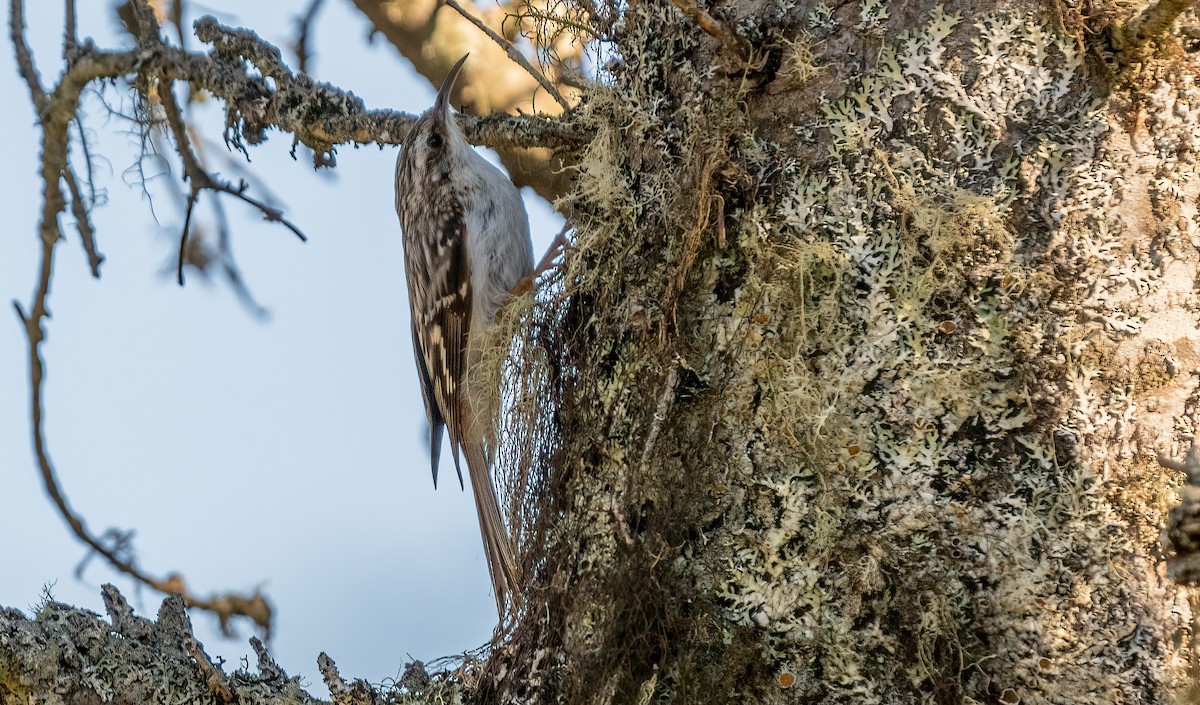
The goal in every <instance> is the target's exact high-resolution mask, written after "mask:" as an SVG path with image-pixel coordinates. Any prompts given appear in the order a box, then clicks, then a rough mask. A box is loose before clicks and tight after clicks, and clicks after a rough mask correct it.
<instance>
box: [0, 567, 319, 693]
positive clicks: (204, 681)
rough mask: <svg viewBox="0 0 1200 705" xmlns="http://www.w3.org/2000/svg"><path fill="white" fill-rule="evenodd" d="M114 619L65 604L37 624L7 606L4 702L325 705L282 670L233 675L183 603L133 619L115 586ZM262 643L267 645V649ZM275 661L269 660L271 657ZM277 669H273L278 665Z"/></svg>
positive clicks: (109, 595)
mask: <svg viewBox="0 0 1200 705" xmlns="http://www.w3.org/2000/svg"><path fill="white" fill-rule="evenodd" d="M103 595H104V603H105V607H106V609H107V611H108V615H109V619H110V620H111V622H106V621H104V620H103V619H101V618H100V617H99V616H98V615H96V614H94V613H92V612H88V611H86V610H81V609H76V608H74V607H71V606H69V605H64V604H61V603H58V602H48V603H47V604H45V605H44V606H42V607H41V608H40V609H39V610H38V613H37V616H36V617H35V618H34V619H29V618H27V617H26V616H25V615H24V614H23V613H21V612H20V611H18V610H14V609H0V700H2V701H4V702H32V701H34V700H36V699H37V698H39V697H42V696H45V695H46V694H49V693H54V694H55V695H56V696H58V698H60V700H59V702H76V703H88V702H115V703H164V702H223V703H226V702H238V703H241V704H242V705H258V704H262V705H267V704H274V703H292V704H295V705H307V704H309V703H313V704H315V703H321V702H323V701H320V700H318V699H316V698H314V697H312V696H311V695H309V694H308V693H306V692H305V691H304V689H303V688H301V687H300V684H299V679H298V678H288V677H287V676H286V675H285V674H284V673H283V672H282V671H281V670H279V669H278V667H275V668H263V667H262V658H261V656H262V655H265V652H262V653H261V654H260V660H259V661H260V664H259V668H258V669H256V672H251V671H250V670H248V669H240V670H237V671H235V672H233V673H232V674H228V675H227V674H225V673H224V671H223V670H222V669H221V667H220V666H219V665H217V664H215V663H213V661H212V659H211V658H210V657H209V656H208V655H207V654H206V653H205V652H204V646H203V645H202V644H201V643H200V642H199V641H197V640H196V637H195V636H194V635H193V634H192V624H191V620H190V619H189V618H188V615H187V611H186V610H185V609H184V605H183V600H182V599H181V598H180V597H179V596H177V595H173V596H170V597H168V598H167V599H165V600H164V601H163V604H162V608H161V609H160V610H159V613H158V620H157V621H153V622H152V621H150V620H148V619H145V618H143V617H138V616H136V615H134V614H133V610H132V609H131V608H130V606H129V604H128V603H127V602H126V601H125V598H124V597H122V596H121V594H120V593H119V592H117V589H116V588H115V587H113V586H111V585H105V586H104V588H103ZM260 646H261V645H260ZM268 662H269V657H268ZM272 665H273V664H272Z"/></svg>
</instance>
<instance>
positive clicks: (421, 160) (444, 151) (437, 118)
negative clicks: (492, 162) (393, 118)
mask: <svg viewBox="0 0 1200 705" xmlns="http://www.w3.org/2000/svg"><path fill="white" fill-rule="evenodd" d="M467 56H470V55H469V54H467V55H464V56H463V57H462V58H461V59H459V60H458V61H457V62H456V63H455V64H454V66H452V67H450V72H449V73H447V74H446V78H445V79H443V80H442V87H441V88H439V89H438V93H437V98H436V99H434V101H433V107H431V108H430V109H429V110H426V111H425V112H424V113H422V114H421V117H420V118H418V119H417V121H416V123H414V124H413V126H412V130H411V131H410V132H409V136H408V138H407V139H405V140H404V147H403V151H404V152H405V153H406V154H405V155H404V156H403V157H402V158H403V159H407V160H411V161H412V163H413V167H415V169H416V171H417V172H419V173H420V172H423V173H427V174H438V173H440V172H439V171H438V170H436V169H435V168H434V167H435V165H438V164H441V165H443V167H448V166H449V164H450V163H451V162H453V160H454V153H455V152H457V151H459V150H462V149H464V148H465V149H467V150H470V148H471V147H470V145H469V144H467V141H466V137H465V136H464V135H463V133H462V130H461V129H460V128H459V127H458V124H457V123H456V122H455V121H454V114H453V112H452V111H451V110H450V94H451V93H452V92H453V90H454V83H455V81H457V80H458V75H459V73H461V72H462V67H463V64H465V63H466V61H467ZM443 171H444V169H443ZM446 173H447V175H448V172H446ZM435 178H436V176H435Z"/></svg>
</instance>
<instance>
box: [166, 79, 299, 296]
mask: <svg viewBox="0 0 1200 705" xmlns="http://www.w3.org/2000/svg"><path fill="white" fill-rule="evenodd" d="M158 98H159V100H160V101H161V102H162V106H163V110H164V112H165V113H166V115H167V126H168V127H169V128H170V130H171V134H172V135H174V137H175V149H176V150H177V151H178V152H179V156H180V157H181V158H182V160H183V173H184V176H185V178H187V180H188V181H189V182H191V185H192V193H191V196H189V197H188V204H187V215H186V216H184V221H183V234H182V235H181V236H180V238H179V269H178V278H179V284H180V285H181V286H182V285H183V261H184V254H185V253H186V252H187V237H188V228H189V226H190V224H191V222H192V211H193V209H194V208H195V207H196V201H197V199H198V198H199V196H200V192H201V191H204V190H208V191H216V192H218V193H227V194H230V195H231V196H236V197H237V198H240V199H241V200H243V201H245V202H246V203H248V204H250V205H252V206H254V207H255V208H257V209H258V210H259V211H260V212H261V213H262V214H263V217H265V218H266V219H267V220H270V221H273V222H277V223H281V224H283V226H284V227H286V228H287V229H288V230H291V231H292V232H293V233H295V234H296V237H298V238H300V240H301V241H307V240H308V238H307V237H305V235H304V233H302V232H300V229H299V228H297V227H296V226H295V225H294V224H293V223H292V222H291V221H289V220H288V219H287V218H284V217H283V212H282V211H280V210H279V209H278V208H275V207H272V206H269V205H267V204H266V203H264V202H262V201H260V200H258V199H256V198H252V197H250V196H247V195H246V189H247V184H246V182H245V181H242V182H241V183H240V184H239V185H238V186H237V187H234V186H232V185H230V184H228V183H226V182H224V181H222V180H220V179H217V178H216V177H214V176H213V175H212V174H210V173H208V171H207V170H205V169H204V167H203V166H202V165H201V164H200V159H199V158H198V157H197V156H196V152H195V151H194V150H193V149H192V141H191V138H190V137H188V132H187V125H186V124H185V123H184V121H183V113H182V112H181V111H180V109H179V104H178V103H176V102H175V94H174V93H172V92H171V86H170V84H169V83H167V82H165V81H164V82H160V83H159V84H158Z"/></svg>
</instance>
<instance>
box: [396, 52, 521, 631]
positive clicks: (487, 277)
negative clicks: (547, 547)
mask: <svg viewBox="0 0 1200 705" xmlns="http://www.w3.org/2000/svg"><path fill="white" fill-rule="evenodd" d="M467 56H469V54H468V55H467ZM467 56H463V57H462V58H461V59H459V60H458V62H457V63H455V64H454V66H453V67H452V68H451V69H450V71H449V73H447V74H446V77H445V79H444V80H443V81H442V85H441V87H440V88H439V89H438V92H437V97H436V98H435V99H434V102H433V107H431V108H429V109H428V110H426V111H425V112H424V113H422V114H421V115H420V117H418V118H417V120H416V122H415V123H414V124H413V125H412V127H411V128H410V130H409V132H408V134H407V135H406V136H405V138H404V140H403V143H402V144H401V147H400V155H399V157H397V159H396V214H397V215H398V216H399V219H400V228H401V230H402V231H403V245H404V269H405V277H406V279H407V283H408V301H409V309H410V313H411V315H412V338H413V352H414V357H415V358H416V364H417V376H418V377H419V378H420V386H421V397H422V399H423V400H424V402H425V415H426V418H427V420H428V421H429V450H430V462H431V467H432V471H433V486H434V488H435V489H436V488H437V480H438V459H439V456H440V454H441V445H442V433H443V430H445V431H448V433H449V437H450V447H451V450H452V455H453V457H454V468H455V470H456V471H457V473H458V482H459V486H460V488H461V487H462V486H463V475H462V465H461V464H460V461H459V452H460V450H461V452H462V455H463V456H464V457H465V459H466V464H467V472H468V474H469V475H470V480H471V490H472V493H473V494H474V497H475V508H476V511H477V512H478V514H479V528H480V533H481V534H482V536H483V546H484V554H485V556H486V557H487V563H488V569H489V572H490V573H491V579H492V588H493V592H494V595H495V598H496V609H497V611H498V612H499V613H500V616H501V619H503V618H504V617H505V615H506V610H507V609H508V608H510V607H513V606H515V605H516V601H517V599H518V596H519V594H520V576H519V570H518V567H517V562H516V557H515V551H514V548H513V543H512V540H511V538H510V536H509V533H508V530H507V529H506V527H505V523H504V518H503V516H502V514H501V512H500V505H499V501H498V499H497V495H496V488H495V485H494V484H493V483H492V477H491V472H490V467H489V466H490V462H489V461H490V458H491V456H492V454H493V452H494V449H493V448H491V447H489V446H490V445H491V443H490V442H489V440H488V439H489V438H491V433H492V430H491V429H492V420H489V419H487V418H484V416H485V415H486V412H485V411H484V410H483V409H482V407H483V404H482V403H476V402H474V400H473V394H472V390H471V388H470V386H471V385H470V375H469V372H470V370H471V369H472V368H473V367H474V366H475V365H476V364H478V362H479V358H480V345H479V342H480V341H481V340H482V337H483V335H484V334H485V333H486V332H487V331H488V329H489V328H491V327H492V326H493V325H495V322H496V314H497V312H498V311H499V309H500V307H501V306H502V305H503V304H504V303H505V301H506V299H507V298H508V296H509V294H510V292H512V291H513V290H514V289H516V288H517V286H518V284H520V283H521V282H522V281H523V280H528V279H529V278H530V277H531V276H533V244H532V241H531V240H530V235H529V216H528V214H527V213H526V211H525V204H524V201H523V200H522V199H521V193H520V191H518V190H517V187H516V186H514V185H513V183H512V182H511V181H509V179H508V177H507V176H505V175H504V173H503V172H502V171H500V170H499V169H498V168H496V167H495V166H492V165H491V164H490V163H488V161H487V160H486V159H484V158H483V157H482V156H481V155H480V154H479V153H478V152H476V151H475V149H474V148H473V147H472V146H471V144H470V143H469V142H468V141H467V138H466V136H465V135H464V134H463V131H462V129H461V128H460V127H459V126H458V123H457V122H455V120H454V116H453V114H452V112H451V106H450V93H451V91H452V90H453V89H454V84H455V81H456V80H457V79H458V76H459V73H460V72H461V71H462V68H463V65H464V64H465V63H466V61H467ZM475 391H476V393H477V394H478V392H479V391H481V390H475ZM493 391H494V390H493ZM477 394H476V395H475V396H477Z"/></svg>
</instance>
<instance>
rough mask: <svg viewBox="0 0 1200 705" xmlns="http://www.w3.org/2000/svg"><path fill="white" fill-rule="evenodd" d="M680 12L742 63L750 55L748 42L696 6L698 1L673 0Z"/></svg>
mask: <svg viewBox="0 0 1200 705" xmlns="http://www.w3.org/2000/svg"><path fill="white" fill-rule="evenodd" d="M671 1H672V2H673V3H675V7H677V8H679V11H680V12H682V13H683V14H685V15H687V17H688V18H689V19H690V20H691V21H693V22H695V23H696V26H697V27H699V28H700V29H702V30H704V32H705V33H706V34H709V35H711V36H713V37H716V38H717V39H718V40H719V41H720V42H721V44H722V45H724V46H725V48H726V49H728V50H730V51H732V52H733V53H735V54H737V56H738V58H740V59H741V60H742V61H745V60H746V57H747V56H748V55H749V52H748V47H747V46H746V40H744V39H743V38H741V37H739V36H738V35H737V34H735V33H734V32H733V30H731V29H729V28H728V27H726V26H725V25H724V24H722V23H721V22H720V21H719V20H718V19H717V18H715V17H713V16H712V15H710V14H708V12H707V11H705V10H704V8H702V7H700V6H699V5H698V4H696V0H671Z"/></svg>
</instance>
